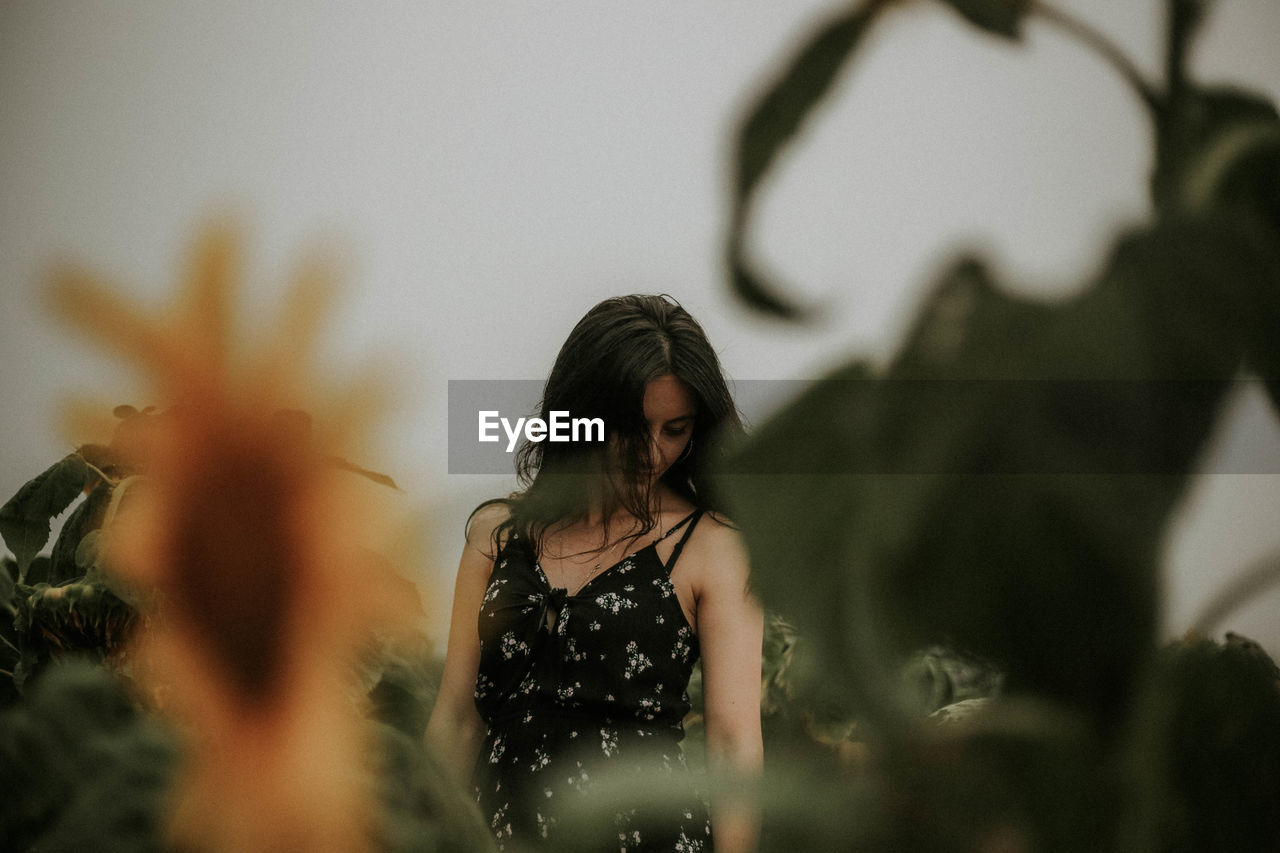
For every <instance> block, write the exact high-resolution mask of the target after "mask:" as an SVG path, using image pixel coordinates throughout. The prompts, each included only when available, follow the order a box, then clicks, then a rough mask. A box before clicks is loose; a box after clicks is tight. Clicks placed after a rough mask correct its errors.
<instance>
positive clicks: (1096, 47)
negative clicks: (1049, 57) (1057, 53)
mask: <svg viewBox="0 0 1280 853" xmlns="http://www.w3.org/2000/svg"><path fill="white" fill-rule="evenodd" d="M1029 11H1030V12H1031V13H1033V14H1038V15H1040V16H1041V17H1042V18H1044V19H1045V20H1046V21H1048V22H1049V23H1051V24H1054V25H1056V26H1057V27H1059V28H1060V29H1062V30H1063V31H1065V32H1066V33H1068V34H1069V35H1071V36H1074V37H1075V38H1076V39H1077V40H1079V41H1080V42H1081V43H1083V44H1084V45H1085V46H1086V47H1088V48H1090V49H1091V50H1092V51H1093V52H1094V53H1096V54H1098V56H1100V57H1101V58H1102V59H1103V61H1105V62H1106V63H1107V64H1109V65H1110V66H1111V67H1112V68H1114V69H1115V70H1116V71H1118V72H1119V73H1120V76H1121V77H1122V78H1124V80H1125V82H1126V83H1128V84H1129V85H1130V86H1131V87H1132V88H1133V90H1134V91H1135V92H1137V93H1138V97H1139V98H1141V99H1142V102H1143V103H1144V104H1146V105H1147V108H1148V109H1149V110H1151V113H1152V115H1153V116H1155V117H1156V118H1157V119H1158V118H1159V116H1160V115H1161V113H1162V112H1163V110H1164V99H1163V98H1162V97H1161V96H1160V93H1159V91H1157V90H1156V88H1155V87H1154V86H1153V85H1151V83H1150V81H1148V80H1147V78H1146V77H1144V76H1143V75H1142V72H1141V71H1139V70H1138V67H1137V66H1136V65H1134V64H1133V61H1132V60H1131V59H1129V57H1128V55H1127V54H1125V52H1124V51H1123V50H1121V49H1120V47H1119V46H1118V45H1117V44H1116V43H1115V42H1113V41H1112V40H1111V39H1109V38H1107V37H1106V36H1105V35H1104V34H1103V33H1101V32H1100V31H1098V30H1097V29H1095V28H1094V27H1092V26H1090V25H1089V24H1087V23H1085V22H1084V21H1082V20H1080V19H1079V18H1077V17H1075V16H1074V15H1072V14H1070V13H1069V12H1064V11H1063V10H1061V9H1059V8H1057V7H1056V6H1053V5H1051V4H1049V3H1046V2H1043V0H1031V4H1030V7H1029Z"/></svg>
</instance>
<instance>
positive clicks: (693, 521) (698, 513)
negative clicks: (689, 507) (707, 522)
mask: <svg viewBox="0 0 1280 853" xmlns="http://www.w3.org/2000/svg"><path fill="white" fill-rule="evenodd" d="M700 518H702V510H700V509H695V510H694V511H693V512H692V513H690V514H689V515H688V516H686V517H685V518H684V519H683V520H682V521H681V522H680V523H679V524H677V525H676V526H675V527H673V528H671V529H670V530H668V531H667V534H666V536H664V537H662V538H663V539H665V538H667V536H670V535H671V534H672V533H674V532H676V531H677V530H679V529H680V528H681V527H682V526H684V524H685V522H688V523H689V526H688V527H687V528H685V531H684V535H683V536H681V537H680V541H679V542H677V543H676V547H675V548H674V549H672V551H671V557H670V558H669V559H668V560H667V564H666V565H665V566H664V567H663V568H665V569H666V570H667V574H671V570H672V569H673V568H675V565H676V559H677V558H679V556H680V552H681V551H683V550H684V543H686V542H688V541H689V535H690V534H691V533H693V528H695V527H697V526H698V519H700Z"/></svg>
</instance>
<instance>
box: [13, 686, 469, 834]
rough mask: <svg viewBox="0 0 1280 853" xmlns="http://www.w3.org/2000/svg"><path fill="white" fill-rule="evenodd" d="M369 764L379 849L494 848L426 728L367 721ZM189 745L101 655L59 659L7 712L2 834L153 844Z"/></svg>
mask: <svg viewBox="0 0 1280 853" xmlns="http://www.w3.org/2000/svg"><path fill="white" fill-rule="evenodd" d="M370 725H371V729H370V733H371V735H374V736H376V740H375V742H376V744H377V745H378V747H380V748H378V749H375V750H373V751H371V753H370V764H369V766H368V767H353V768H351V772H353V773H361V772H368V773H371V774H373V778H374V779H376V780H377V787H376V791H377V793H378V796H379V799H380V802H381V808H382V810H383V811H382V815H381V817H380V819H379V820H377V821H376V822H375V827H376V829H375V831H374V839H373V840H374V843H375V849H379V850H386V851H426V853H431V851H438V853H472V851H484V850H487V849H491V847H492V843H491V840H490V836H489V833H488V830H487V828H486V827H485V826H484V825H483V823H482V822H481V821H480V818H479V814H478V812H477V811H476V809H475V807H474V804H472V803H471V802H470V801H469V799H468V798H467V797H466V796H465V795H464V794H462V792H460V791H458V790H457V789H455V788H454V787H453V786H452V785H450V784H449V783H447V782H445V781H444V779H445V776H444V774H443V773H442V772H441V771H440V770H439V768H437V767H436V766H435V765H434V763H433V762H432V761H431V759H430V757H429V756H428V755H427V754H426V752H425V750H424V748H423V746H422V741H421V738H418V737H410V736H409V735H406V734H404V733H403V732H401V731H398V730H396V729H393V728H391V727H389V726H385V725H381V724H378V723H371V724H370ZM180 757H181V750H180V747H179V742H178V739H177V738H176V737H175V735H174V733H173V732H172V731H170V730H168V729H167V728H165V726H164V725H163V724H162V723H161V722H160V721H159V719H158V718H156V717H155V716H154V715H152V714H150V713H147V712H145V711H142V710H140V709H139V708H138V707H137V705H136V704H135V703H134V701H133V698H132V697H131V696H130V694H129V692H128V689H127V685H126V684H125V683H124V682H122V681H121V680H120V679H119V677H117V676H114V675H112V674H110V673H109V672H107V671H106V670H104V669H102V668H101V667H98V666H93V665H91V664H89V663H86V662H75V663H70V664H64V665H60V666H55V667H51V668H50V669H49V671H48V673H47V674H46V675H45V677H43V678H42V679H40V681H39V684H37V685H36V686H35V687H33V688H32V689H31V690H30V691H29V692H28V693H27V694H26V696H25V697H24V698H23V701H22V702H21V703H20V704H18V705H16V706H15V707H12V708H10V709H8V710H6V711H4V712H0V779H3V780H4V796H3V797H0V839H3V845H2V846H3V848H4V849H5V850H6V851H7V850H13V851H23V850H32V851H34V850H95V851H97V850H101V851H145V850H157V851H159V850H164V849H167V848H166V846H165V845H164V844H163V843H162V839H163V828H164V820H165V805H166V802H167V797H168V796H169V791H170V786H171V783H172V780H173V777H174V773H175V771H176V769H177V767H178V762H179V760H180Z"/></svg>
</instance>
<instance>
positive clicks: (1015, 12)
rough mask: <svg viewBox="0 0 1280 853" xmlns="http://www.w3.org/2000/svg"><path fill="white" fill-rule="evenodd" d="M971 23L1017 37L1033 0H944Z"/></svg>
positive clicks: (998, 33) (997, 33) (993, 31)
mask: <svg viewBox="0 0 1280 853" xmlns="http://www.w3.org/2000/svg"><path fill="white" fill-rule="evenodd" d="M944 2H945V3H946V4H947V5H948V6H951V7H953V8H954V9H955V10H956V11H957V12H959V13H960V14H961V15H963V16H964V17H965V18H967V19H968V20H969V22H970V23H972V24H974V25H976V26H978V27H981V28H982V29H984V30H986V31H987V32H990V33H995V34H996V35H1000V36H1004V37H1006V38H1017V37H1018V34H1019V26H1018V25H1019V24H1021V23H1022V18H1023V17H1024V16H1025V15H1026V13H1027V10H1028V9H1029V8H1030V7H1031V0H944Z"/></svg>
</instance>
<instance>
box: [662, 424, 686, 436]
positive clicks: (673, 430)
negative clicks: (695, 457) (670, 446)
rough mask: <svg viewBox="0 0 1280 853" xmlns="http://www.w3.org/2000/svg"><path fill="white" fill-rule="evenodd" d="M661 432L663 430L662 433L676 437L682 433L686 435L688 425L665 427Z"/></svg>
mask: <svg viewBox="0 0 1280 853" xmlns="http://www.w3.org/2000/svg"><path fill="white" fill-rule="evenodd" d="M663 432H664V433H666V434H667V435H669V436H672V437H677V438H678V437H680V436H683V435H688V433H689V427H687V426H683V427H675V428H672V427H667V428H666V429H664V430H663Z"/></svg>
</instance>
